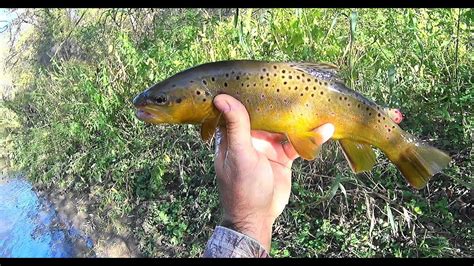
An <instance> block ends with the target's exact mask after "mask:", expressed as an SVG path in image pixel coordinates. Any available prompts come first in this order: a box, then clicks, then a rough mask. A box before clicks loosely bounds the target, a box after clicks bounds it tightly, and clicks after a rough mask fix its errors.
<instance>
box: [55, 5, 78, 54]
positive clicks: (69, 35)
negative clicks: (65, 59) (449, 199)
mask: <svg viewBox="0 0 474 266" xmlns="http://www.w3.org/2000/svg"><path fill="white" fill-rule="evenodd" d="M86 12H87V11H84V12H83V13H82V15H81V17H80V18H79V19H78V20H77V21H76V23H75V24H74V26H73V28H72V29H71V30H70V31H69V33H68V35H67V36H66V38H65V39H64V41H62V42H61V44H60V45H59V47H58V49H57V50H56V52H54V55H53V56H52V57H51V61H53V59H54V58H55V57H56V55H57V54H58V52H59V51H60V50H61V47H62V46H63V45H64V43H65V42H66V41H67V40H68V39H69V37H71V34H72V32H73V31H74V30H75V29H76V27H77V25H79V22H81V20H82V18H84V15H85V14H86Z"/></svg>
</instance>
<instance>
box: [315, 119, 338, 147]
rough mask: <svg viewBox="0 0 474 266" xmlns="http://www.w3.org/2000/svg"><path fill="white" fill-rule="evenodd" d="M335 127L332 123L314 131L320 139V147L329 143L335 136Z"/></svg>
mask: <svg viewBox="0 0 474 266" xmlns="http://www.w3.org/2000/svg"><path fill="white" fill-rule="evenodd" d="M334 129H335V128H334V125H333V124H331V123H327V124H324V125H322V126H320V127H318V128H316V129H314V130H313V132H314V133H316V134H317V135H318V136H319V137H318V138H316V141H317V142H318V143H317V144H318V145H322V144H323V143H325V142H326V141H328V140H329V139H330V138H331V137H332V135H333V134H334Z"/></svg>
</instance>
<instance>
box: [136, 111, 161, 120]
mask: <svg viewBox="0 0 474 266" xmlns="http://www.w3.org/2000/svg"><path fill="white" fill-rule="evenodd" d="M135 115H136V117H137V118H138V119H140V120H143V121H149V120H152V119H153V118H156V116H155V115H153V114H152V113H150V112H147V111H145V110H143V109H138V110H137V111H136V112H135Z"/></svg>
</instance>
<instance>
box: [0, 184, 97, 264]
mask: <svg viewBox="0 0 474 266" xmlns="http://www.w3.org/2000/svg"><path fill="white" fill-rule="evenodd" d="M78 243H84V246H86V249H89V250H92V248H93V242H92V240H91V239H90V238H88V237H87V236H85V235H84V234H82V233H81V232H80V231H78V230H77V229H76V228H74V227H73V226H71V225H70V224H68V223H67V221H61V220H60V218H59V216H58V213H57V212H56V210H55V209H54V207H53V206H52V204H51V203H50V202H48V201H47V200H46V199H44V198H41V197H38V195H37V194H36V193H35V191H34V190H33V187H32V186H31V184H30V183H29V182H28V181H26V180H25V179H23V178H8V179H2V177H0V257H3V258H5V257H6V258H25V257H28V258H39V257H41V258H64V257H78V256H80V257H82V256H83V255H84V249H82V250H81V251H79V249H78V247H77V246H78Z"/></svg>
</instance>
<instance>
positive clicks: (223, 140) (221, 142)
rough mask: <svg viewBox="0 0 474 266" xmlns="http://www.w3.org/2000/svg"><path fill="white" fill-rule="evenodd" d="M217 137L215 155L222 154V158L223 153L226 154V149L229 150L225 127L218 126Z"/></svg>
mask: <svg viewBox="0 0 474 266" xmlns="http://www.w3.org/2000/svg"><path fill="white" fill-rule="evenodd" d="M215 136H216V138H215V145H216V150H215V155H216V156H220V157H222V158H224V157H223V155H224V154H225V151H226V150H227V132H226V129H225V127H218V128H217V129H216V135H215Z"/></svg>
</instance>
